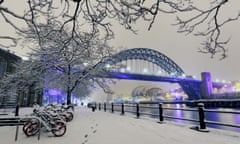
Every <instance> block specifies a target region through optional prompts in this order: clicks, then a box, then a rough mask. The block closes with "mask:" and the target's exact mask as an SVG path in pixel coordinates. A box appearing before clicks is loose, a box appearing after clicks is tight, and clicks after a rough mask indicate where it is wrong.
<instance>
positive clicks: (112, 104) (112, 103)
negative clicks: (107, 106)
mask: <svg viewBox="0 0 240 144" xmlns="http://www.w3.org/2000/svg"><path fill="white" fill-rule="evenodd" d="M112 113H114V105H113V103H112Z"/></svg>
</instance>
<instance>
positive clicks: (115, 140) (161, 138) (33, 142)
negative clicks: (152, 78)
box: [0, 107, 240, 144]
mask: <svg viewBox="0 0 240 144" xmlns="http://www.w3.org/2000/svg"><path fill="white" fill-rule="evenodd" d="M29 112H31V110H30V111H29V109H21V110H20V113H21V114H23V113H29ZM190 127H191V126H190V125H178V124H174V123H171V122H165V123H163V124H159V123H157V120H156V119H149V118H141V119H136V118H134V116H132V115H127V116H121V115H120V114H119V113H115V114H111V113H109V112H103V111H96V112H92V111H91V110H90V109H87V108H83V107H78V108H76V110H75V117H74V120H73V121H72V122H70V123H68V124H67V133H66V134H65V135H64V136H63V137H53V136H52V134H51V133H45V132H41V137H40V140H39V141H38V140H37V136H34V137H26V136H25V135H24V134H23V132H22V131H21V127H20V129H19V135H18V140H17V142H15V141H14V138H15V132H16V127H0V143H1V144H16V143H17V144H239V143H240V141H239V140H240V133H237V132H231V131H222V130H217V129H209V130H210V132H199V131H195V130H192V129H190Z"/></svg>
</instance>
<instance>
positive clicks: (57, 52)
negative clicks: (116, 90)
mask: <svg viewBox="0 0 240 144" xmlns="http://www.w3.org/2000/svg"><path fill="white" fill-rule="evenodd" d="M61 26H62V25H61V24H59V23H58V22H53V21H52V20H51V19H50V20H49V21H48V24H47V25H45V24H42V25H39V26H38V27H37V28H38V32H37V33H36V32H35V26H33V27H30V29H27V30H24V31H26V32H25V33H24V34H22V36H24V37H25V39H26V41H25V43H28V42H30V43H31V45H32V46H33V48H32V53H31V58H32V60H34V61H36V62H38V65H36V66H37V67H36V68H35V69H36V70H38V71H45V78H46V80H45V84H46V85H47V86H49V85H51V86H54V87H58V88H59V87H63V90H64V91H65V92H66V93H67V104H71V94H72V92H73V91H74V90H75V89H76V88H77V87H78V86H79V85H86V86H94V85H95V84H97V85H99V86H101V87H102V88H103V89H104V90H105V91H109V90H110V89H109V87H108V86H107V85H106V83H105V81H106V80H105V79H103V78H100V77H96V73H97V74H98V75H100V74H101V73H102V74H103V73H104V67H101V68H100V67H98V65H99V64H100V63H101V62H102V61H103V60H104V59H105V58H106V57H108V56H110V55H111V52H112V50H111V47H109V46H108V45H107V44H106V41H104V40H103V39H101V38H99V37H100V36H99V35H98V32H97V33H93V32H91V33H88V32H77V31H75V34H74V36H73V35H72V29H62V27H61ZM34 44H35V45H34Z"/></svg>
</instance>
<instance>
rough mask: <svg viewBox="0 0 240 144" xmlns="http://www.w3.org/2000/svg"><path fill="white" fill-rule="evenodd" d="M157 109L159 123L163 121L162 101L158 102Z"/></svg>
mask: <svg viewBox="0 0 240 144" xmlns="http://www.w3.org/2000/svg"><path fill="white" fill-rule="evenodd" d="M158 110H159V121H160V123H162V122H163V108H162V103H159V104H158Z"/></svg>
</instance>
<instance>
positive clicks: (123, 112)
mask: <svg viewBox="0 0 240 144" xmlns="http://www.w3.org/2000/svg"><path fill="white" fill-rule="evenodd" d="M121 114H122V115H124V103H122V113H121Z"/></svg>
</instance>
